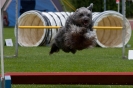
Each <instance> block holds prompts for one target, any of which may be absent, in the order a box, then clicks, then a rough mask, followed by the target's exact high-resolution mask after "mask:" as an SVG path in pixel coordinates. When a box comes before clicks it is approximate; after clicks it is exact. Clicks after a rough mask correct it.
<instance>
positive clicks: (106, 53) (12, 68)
mask: <svg viewBox="0 0 133 88" xmlns="http://www.w3.org/2000/svg"><path fill="white" fill-rule="evenodd" d="M7 38H11V39H12V40H13V43H14V40H15V39H14V28H5V29H4V39H7ZM132 38H133V36H132V37H131V39H130V41H129V43H128V44H130V45H131V47H130V48H126V55H127V56H128V50H131V49H132V50H133V39H132ZM49 50H50V47H46V46H41V47H21V46H19V49H18V57H16V58H5V59H4V61H5V63H4V64H5V72H132V71H133V61H132V60H128V59H122V48H101V47H95V48H92V49H84V50H82V51H78V52H77V53H76V54H75V55H73V54H71V53H64V52H62V51H60V52H59V53H55V54H53V55H49ZM14 52H15V48H14V47H7V46H4V55H5V56H10V55H14ZM12 88H133V86H120V85H119V86H111V85H102V86H100V85H99V86H96V85H12Z"/></svg>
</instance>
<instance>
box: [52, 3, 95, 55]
mask: <svg viewBox="0 0 133 88" xmlns="http://www.w3.org/2000/svg"><path fill="white" fill-rule="evenodd" d="M92 7H93V4H90V6H89V7H87V8H85V7H81V8H79V9H77V10H76V11H75V12H74V13H73V14H72V15H70V16H69V17H68V18H67V20H66V23H65V26H63V27H61V28H60V29H59V31H58V33H57V34H56V36H55V39H54V41H53V43H52V47H51V51H50V52H49V54H53V53H54V52H58V51H59V50H60V49H62V50H63V51H64V52H72V53H73V54H74V53H76V51H77V50H82V49H85V48H87V47H89V46H93V45H94V44H95V35H93V33H92V31H93V28H92V26H93V22H92Z"/></svg>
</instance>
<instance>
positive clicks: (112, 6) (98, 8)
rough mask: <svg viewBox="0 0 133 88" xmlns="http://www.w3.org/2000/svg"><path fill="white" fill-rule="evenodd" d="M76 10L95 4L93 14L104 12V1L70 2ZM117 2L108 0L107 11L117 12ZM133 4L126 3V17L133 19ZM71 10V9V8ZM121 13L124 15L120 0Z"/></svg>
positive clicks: (83, 0) (72, 0) (85, 0)
mask: <svg viewBox="0 0 133 88" xmlns="http://www.w3.org/2000/svg"><path fill="white" fill-rule="evenodd" d="M68 1H69V2H70V3H71V4H72V5H73V6H74V7H75V8H79V7H83V6H84V7H87V6H89V5H90V3H93V4H94V8H93V12H102V11H104V0H68ZM117 7H118V6H117V4H116V0H106V10H114V11H117ZM132 7H133V2H132V1H131V0H127V1H126V17H128V18H131V17H133V10H132V9H131V8H132ZM69 9H70V8H69ZM120 13H122V0H120Z"/></svg>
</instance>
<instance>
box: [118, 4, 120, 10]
mask: <svg viewBox="0 0 133 88" xmlns="http://www.w3.org/2000/svg"><path fill="white" fill-rule="evenodd" d="M118 12H120V3H118Z"/></svg>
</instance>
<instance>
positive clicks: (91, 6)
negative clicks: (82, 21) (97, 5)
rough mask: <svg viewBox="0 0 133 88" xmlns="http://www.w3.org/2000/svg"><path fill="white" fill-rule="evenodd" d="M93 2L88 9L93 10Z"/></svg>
mask: <svg viewBox="0 0 133 88" xmlns="http://www.w3.org/2000/svg"><path fill="white" fill-rule="evenodd" d="M92 8H93V3H91V4H90V6H88V7H87V9H88V10H90V11H92Z"/></svg>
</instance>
